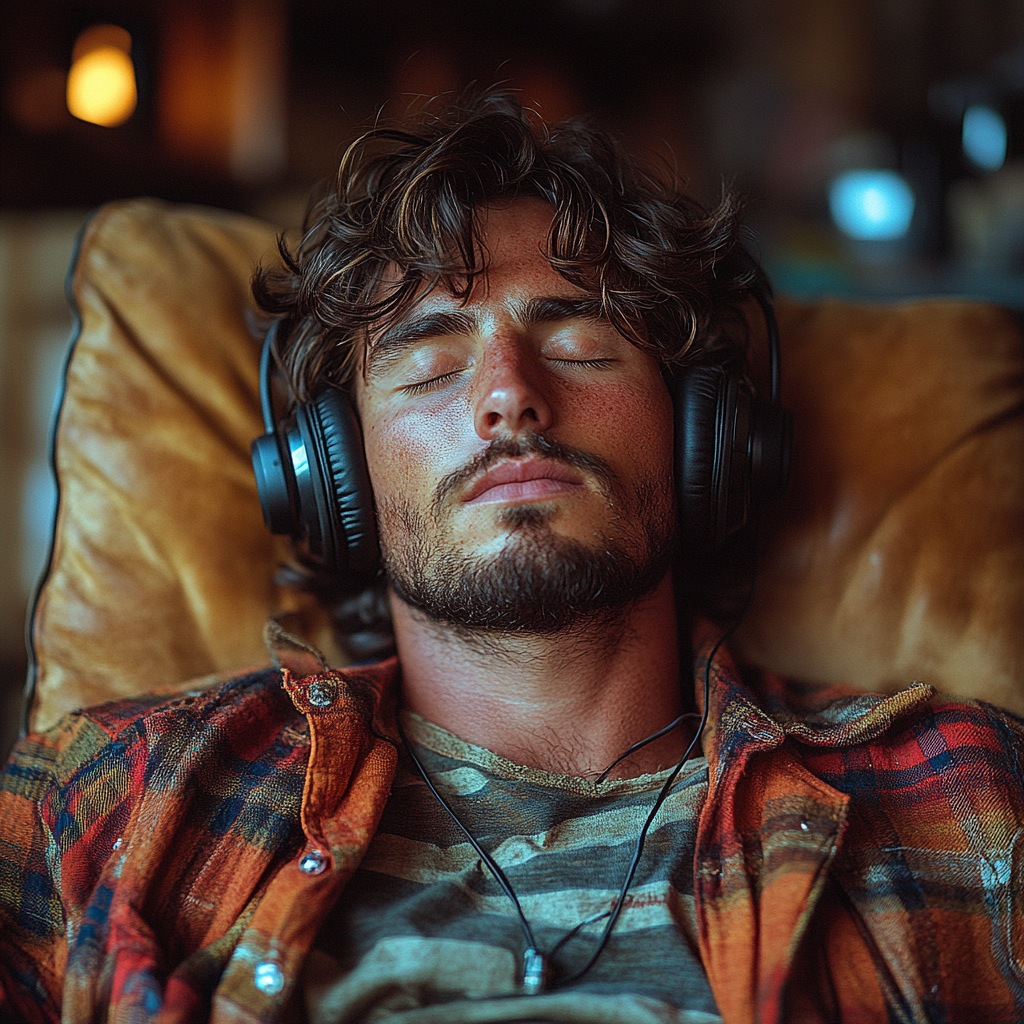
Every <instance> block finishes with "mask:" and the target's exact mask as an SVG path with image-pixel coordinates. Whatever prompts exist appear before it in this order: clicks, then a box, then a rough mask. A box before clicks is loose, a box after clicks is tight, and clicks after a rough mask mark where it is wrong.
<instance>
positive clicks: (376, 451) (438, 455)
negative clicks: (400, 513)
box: [363, 413, 458, 497]
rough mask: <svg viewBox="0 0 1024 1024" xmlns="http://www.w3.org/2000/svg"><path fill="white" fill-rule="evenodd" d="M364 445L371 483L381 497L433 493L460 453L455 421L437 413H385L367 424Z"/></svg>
mask: <svg viewBox="0 0 1024 1024" xmlns="http://www.w3.org/2000/svg"><path fill="white" fill-rule="evenodd" d="M363 442H364V445H365V448H366V461H367V464H368V468H369V471H370V484H371V485H372V487H373V491H374V494H376V495H377V496H378V497H387V496H392V495H398V494H401V495H405V496H408V497H416V496H420V495H429V494H431V493H432V490H433V487H434V486H435V485H436V483H437V481H438V479H439V478H440V477H441V476H442V475H443V474H444V473H446V472H448V471H449V470H450V469H451V466H452V460H453V459H454V458H455V454H454V453H455V452H456V451H457V450H458V435H457V432H456V430H455V429H454V427H453V424H452V420H451V419H450V418H448V417H446V416H439V415H436V414H429V415H408V414H405V415H388V414H387V413H383V414H381V415H378V416H376V417H373V418H372V422H368V423H366V425H365V426H364V431H363Z"/></svg>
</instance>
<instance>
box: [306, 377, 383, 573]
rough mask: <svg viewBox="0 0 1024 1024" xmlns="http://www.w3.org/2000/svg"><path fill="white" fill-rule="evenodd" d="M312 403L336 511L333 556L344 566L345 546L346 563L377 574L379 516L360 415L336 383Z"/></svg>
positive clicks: (324, 476)
mask: <svg viewBox="0 0 1024 1024" xmlns="http://www.w3.org/2000/svg"><path fill="white" fill-rule="evenodd" d="M310 406H311V409H312V411H313V412H314V415H315V422H316V429H317V431H318V433H319V435H320V437H319V438H318V440H319V442H320V444H319V445H318V446H317V447H318V448H319V449H320V451H321V452H322V456H321V459H320V460H319V461H320V462H321V463H322V465H321V479H322V480H323V483H324V487H325V490H326V491H327V494H328V495H329V501H328V505H329V506H330V507H331V509H332V510H333V515H332V523H331V525H332V527H333V529H334V532H335V534H336V536H335V538H334V550H335V560H336V561H337V563H338V567H339V568H341V567H343V566H344V564H345V559H344V553H345V550H346V548H347V551H348V568H349V569H350V570H352V571H353V572H357V573H364V574H373V573H375V572H376V571H377V565H378V561H379V557H380V555H379V547H378V542H377V520H376V514H375V512H374V504H373V491H372V489H371V487H370V477H369V472H368V470H367V467H366V456H365V454H364V451H363V435H362V430H361V429H360V427H359V420H358V419H357V418H356V414H355V410H354V409H353V408H352V403H351V401H350V400H349V398H348V396H347V395H346V394H344V393H343V392H341V391H338V390H337V389H336V388H328V389H327V390H326V391H324V392H322V393H321V394H320V395H319V396H318V397H317V398H315V399H314V400H313V402H312V403H310ZM331 499H333V500H331Z"/></svg>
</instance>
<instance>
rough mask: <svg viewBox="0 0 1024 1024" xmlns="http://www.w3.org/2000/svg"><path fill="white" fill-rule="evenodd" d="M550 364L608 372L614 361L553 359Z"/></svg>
mask: <svg viewBox="0 0 1024 1024" xmlns="http://www.w3.org/2000/svg"><path fill="white" fill-rule="evenodd" d="M550 362H552V363H555V364H557V365H559V366H590V367H593V368H594V369H596V370H607V369H608V367H609V366H611V365H612V363H613V362H614V360H613V359H552V360H550Z"/></svg>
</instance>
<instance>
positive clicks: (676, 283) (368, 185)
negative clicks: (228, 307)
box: [253, 92, 767, 401]
mask: <svg viewBox="0 0 1024 1024" xmlns="http://www.w3.org/2000/svg"><path fill="white" fill-rule="evenodd" d="M521 197H538V198H540V199H542V200H544V201H546V202H547V203H549V204H550V205H551V207H552V209H553V217H552V221H551V227H550V230H549V232H548V239H547V247H548V258H549V260H550V262H551V265H552V267H553V268H554V269H555V270H557V271H558V272H559V273H560V274H561V275H562V276H563V277H564V278H565V279H566V280H567V281H569V282H571V283H572V284H574V285H577V286H578V287H580V288H582V289H584V290H585V291H586V292H588V293H590V294H592V295H594V296H597V297H599V298H600V302H601V307H602V308H601V313H602V315H603V316H605V317H606V318H607V319H608V320H609V321H610V322H611V323H612V324H613V325H614V326H615V328H616V329H617V330H618V331H619V332H620V333H621V334H622V335H623V336H624V337H626V338H627V339H628V340H629V341H631V342H632V343H633V344H635V345H637V346H639V347H641V348H644V349H646V350H649V351H651V352H652V353H653V354H654V355H655V356H656V357H657V358H659V359H660V360H661V361H662V363H663V364H665V365H666V366H670V365H673V364H680V363H685V362H688V361H696V360H701V359H703V360H707V359H715V360H716V361H721V362H733V363H738V362H741V361H742V358H743V353H744V350H745V345H746V337H747V330H746V321H745V319H744V317H743V315H742V312H741V309H740V307H741V305H742V303H743V301H744V300H745V298H746V297H747V296H748V294H749V292H750V289H751V288H752V287H754V286H761V287H766V286H767V285H766V282H765V279H764V275H763V273H762V271H761V270H760V268H759V267H758V266H757V264H756V263H755V261H754V260H753V259H752V258H751V257H750V255H749V254H748V253H747V251H746V249H745V248H744V247H743V245H742V244H741V243H740V239H739V234H740V225H739V216H738V203H737V200H736V199H735V197H733V196H732V195H731V194H729V193H728V191H726V192H725V193H724V195H723V198H722V201H721V203H720V204H719V205H718V206H717V208H716V209H713V210H709V209H706V208H705V207H704V206H702V205H701V204H700V203H699V202H697V201H696V200H695V199H693V198H691V197H690V196H688V195H686V194H685V192H684V190H683V184H682V182H681V181H680V180H679V179H678V176H677V175H674V174H672V173H661V174H659V173H656V172H655V170H653V169H651V168H647V167H644V166H641V165H640V164H639V162H638V161H636V160H634V159H633V158H631V157H630V156H628V155H627V154H626V153H624V152H623V150H622V149H621V147H620V146H619V144H618V143H617V142H616V141H615V140H614V139H612V138H611V137H610V136H609V135H608V134H607V133H605V132H604V131H602V130H600V129H599V128H596V127H594V126H593V125H591V124H589V123H587V122H585V121H582V120H573V121H567V122H563V123H561V124H558V125H555V126H552V127H548V126H546V125H545V124H544V123H543V122H542V121H541V120H540V119H539V118H538V117H536V116H534V115H533V112H532V111H526V110H524V109H523V107H522V106H521V105H520V103H519V102H518V100H517V99H515V98H514V97H513V96H510V95H508V94H505V93H499V92H488V93H483V94H476V95H472V94H468V95H464V96H463V97H460V98H459V99H458V100H456V101H455V102H454V103H451V104H450V105H448V106H446V107H445V108H444V109H441V110H435V109H431V108H430V107H428V108H427V109H425V110H423V111H422V112H421V113H420V114H419V115H418V116H417V117H415V118H414V119H412V121H411V122H410V123H409V124H406V125H405V126H404V127H401V128H398V127H382V126H378V127H375V128H373V129H372V130H371V131H368V132H366V133H365V134H364V135H362V136H361V137H360V138H359V139H357V140H356V141H355V142H354V143H352V145H351V146H349V148H348V150H347V151H346V153H345V155H344V158H343V159H342V161H341V166H340V168H339V171H338V175H337V179H336V182H335V185H334V187H333V188H330V189H328V190H326V191H325V192H324V193H323V194H321V195H320V196H319V197H318V198H315V199H314V201H313V202H312V203H311V205H310V207H309V211H308V213H307V216H306V220H305V223H304V225H303V233H302V238H301V241H300V242H299V243H298V245H297V247H296V248H295V249H294V250H292V249H291V248H290V247H289V246H288V245H287V243H286V242H285V241H284V236H282V237H281V239H280V241H279V249H280V253H281V257H282V259H283V261H284V267H283V268H278V269H266V268H258V269H257V272H256V275H255V277H254V279H253V293H254V296H255V298H256V302H257V304H258V306H259V307H260V309H262V310H263V311H264V312H265V313H268V314H270V315H272V316H274V317H280V318H282V319H283V323H282V329H280V330H279V331H278V338H279V339H280V341H279V345H278V351H277V357H278V359H279V360H280V362H281V364H282V366H283V368H284V369H285V371H286V373H287V375H288V377H289V380H290V382H291V387H292V392H293V397H294V398H295V399H297V400H298V401H307V400H308V399H309V398H310V397H312V396H313V395H314V394H315V393H316V392H317V391H319V390H321V389H322V388H323V386H324V385H325V383H332V384H335V385H344V384H346V383H347V382H348V381H349V380H350V379H351V378H352V376H353V374H354V373H355V372H356V369H357V367H358V366H359V364H360V359H361V357H362V355H363V354H364V353H365V351H366V344H367V343H368V340H369V338H370V334H371V329H372V330H373V331H377V330H380V329H384V328H386V327H388V326H389V324H390V323H392V322H394V321H395V320H397V319H399V318H401V317H403V316H404V315H405V314H406V313H408V312H409V310H410V309H411V308H412V307H413V306H414V305H415V304H416V302H417V301H418V300H419V299H420V298H421V297H422V296H423V295H425V294H426V293H427V292H428V291H430V290H431V289H432V288H436V287H438V286H441V287H445V288H447V289H449V290H450V292H451V293H452V294H453V295H455V296H456V297H459V298H460V299H462V300H463V301H468V300H469V297H470V294H471V292H472V289H473V285H474V282H475V281H476V279H477V278H478V277H480V276H481V275H482V274H484V273H486V269H487V251H486V249H485V247H484V246H483V245H482V244H481V211H482V210H483V209H484V208H485V207H487V206H489V205H492V204H504V203H507V202H511V201H513V200H514V199H517V198H521ZM394 268H398V270H399V272H400V276H399V277H398V279H397V281H396V280H395V275H394ZM389 271H390V273H389Z"/></svg>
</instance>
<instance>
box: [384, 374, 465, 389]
mask: <svg viewBox="0 0 1024 1024" xmlns="http://www.w3.org/2000/svg"><path fill="white" fill-rule="evenodd" d="M461 372H462V371H461V370H451V371H449V372H448V373H442V374H441V375H440V376H438V377H431V378H430V380H421V381H418V382H417V383H415V384H404V385H403V386H402V387H400V388H399V389H398V390H399V391H401V392H403V393H404V394H406V395H420V394H422V393H423V392H425V391H432V390H433V389H434V388H438V387H440V386H441V385H442V384H445V383H447V382H448V381H449V380H451V379H452V378H453V377H455V376H457V375H458V374H459V373H461Z"/></svg>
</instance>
